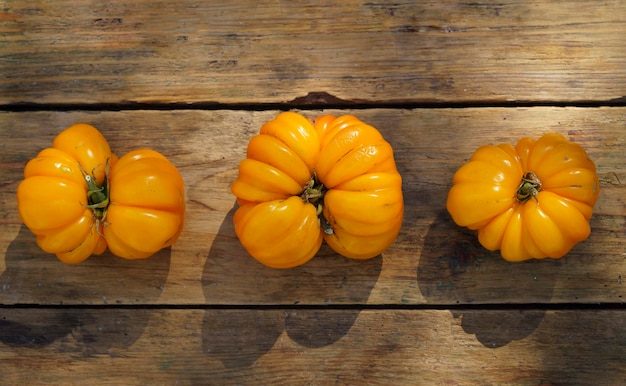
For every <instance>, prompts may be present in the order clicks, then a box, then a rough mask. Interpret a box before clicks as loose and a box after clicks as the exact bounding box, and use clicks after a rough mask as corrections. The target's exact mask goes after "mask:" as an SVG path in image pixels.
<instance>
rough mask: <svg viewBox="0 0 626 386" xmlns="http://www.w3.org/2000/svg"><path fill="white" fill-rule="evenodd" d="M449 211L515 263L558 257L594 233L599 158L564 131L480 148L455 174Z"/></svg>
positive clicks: (598, 191) (493, 248)
mask: <svg viewBox="0 0 626 386" xmlns="http://www.w3.org/2000/svg"><path fill="white" fill-rule="evenodd" d="M452 183H453V186H452V188H451V189H450V191H449V193H448V198H447V203H446V205H447V209H448V211H449V213H450V215H451V216H452V218H453V219H454V221H455V222H456V223H457V224H458V225H460V226H465V227H468V228H469V229H474V230H478V239H479V241H480V243H481V244H482V245H483V246H484V247H485V248H487V249H489V250H500V252H501V254H502V257H503V258H504V259H506V260H509V261H522V260H527V259H531V258H537V259H540V258H546V257H549V258H560V257H563V256H564V255H565V254H567V253H568V252H569V251H570V250H571V249H572V247H574V245H576V244H577V243H579V242H580V241H582V240H585V239H586V238H587V237H588V236H589V234H590V232H591V228H590V226H589V220H590V218H591V215H592V211H593V206H594V204H595V202H596V200H597V198H598V194H599V193H600V183H599V181H598V177H597V175H596V167H595V164H594V163H593V161H592V160H591V159H589V156H588V155H587V153H586V152H585V150H584V149H583V148H582V147H581V146H580V145H578V144H576V143H573V142H570V141H568V140H567V139H566V138H565V137H563V136H562V135H560V134H555V133H551V134H546V135H543V136H542V137H541V138H539V139H534V138H529V137H525V138H522V139H520V140H519V141H518V142H517V145H516V146H515V147H513V146H512V145H510V144H500V145H497V146H493V145H487V146H482V147H480V148H478V149H477V150H476V152H475V153H474V154H473V155H472V157H471V158H470V160H469V161H468V162H467V163H466V164H465V165H463V166H462V167H461V168H460V169H459V170H458V171H457V172H456V173H455V175H454V177H453V180H452Z"/></svg>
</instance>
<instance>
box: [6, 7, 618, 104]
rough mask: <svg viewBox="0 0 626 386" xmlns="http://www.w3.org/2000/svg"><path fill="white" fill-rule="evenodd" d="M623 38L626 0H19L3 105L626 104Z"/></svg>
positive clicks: (10, 15) (9, 18)
mask: <svg viewBox="0 0 626 386" xmlns="http://www.w3.org/2000/svg"><path fill="white" fill-rule="evenodd" d="M624 36H626V3H624V2H623V1H619V0H612V1H606V2H603V3H602V4H598V2H596V1H594V0H579V1H559V2H554V1H551V0H535V1H523V2H501V1H498V2H495V1H484V2H462V1H452V0H450V1H439V0H432V1H420V2H391V1H374V2H363V1H356V0H351V1H342V2H339V3H338V2H336V1H316V2H309V1H305V0H298V1H290V2H283V1H276V0H263V1H260V2H259V1H258V0H254V1H251V0H239V1H229V2H215V1H213V2H203V3H198V2H197V1H192V0H180V1H176V2H171V1H152V0H138V1H132V2H129V1H123V0H112V1H107V2H106V3H101V4H93V3H92V2H81V1H75V0H59V1H54V2H37V3H36V4H34V3H32V2H30V1H25V0H11V1H8V2H5V3H4V6H3V7H2V9H0V73H2V74H3V77H2V79H0V104H6V103H22V102H25V103H129V102H130V103H132V102H140V103H143V102H147V103H153V102H154V103H183V104H186V103H194V102H199V103H213V102H217V103H266V102H269V103H283V102H289V101H294V102H296V103H304V104H306V103H311V102H320V103H324V102H331V103H335V102H338V101H341V100H344V101H352V102H354V101H361V102H376V103H378V102H396V103H401V102H418V103H419V102H461V103H465V102H470V103H474V102H480V103H485V102H486V103H493V102H504V101H548V102H554V101H561V102H572V101H611V100H623V99H619V98H624V97H625V96H626V72H625V71H624V69H625V68H626V39H624V38H623V37H624ZM309 93H313V94H311V95H309ZM316 93H318V94H316ZM320 93H321V94H320ZM307 95H308V96H309V97H308V98H305V97H306V96H307Z"/></svg>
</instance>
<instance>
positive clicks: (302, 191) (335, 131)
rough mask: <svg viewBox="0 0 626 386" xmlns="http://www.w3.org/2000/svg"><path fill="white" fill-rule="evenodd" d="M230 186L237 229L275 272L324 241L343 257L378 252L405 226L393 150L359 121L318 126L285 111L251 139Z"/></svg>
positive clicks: (326, 120) (325, 120) (323, 120)
mask: <svg viewBox="0 0 626 386" xmlns="http://www.w3.org/2000/svg"><path fill="white" fill-rule="evenodd" d="M246 155H247V158H246V159H244V160H242V161H241V164H240V165H239V175H238V176H237V179H236V180H235V181H234V182H233V184H232V185H231V191H232V192H233V194H234V195H235V196H236V197H237V202H238V203H239V208H238V209H237V211H236V212H235V215H234V219H233V220H234V224H235V232H236V234H237V237H238V238H239V240H240V242H241V243H242V245H243V246H244V248H245V249H246V250H247V251H248V253H249V254H250V255H251V256H252V257H254V258H255V259H256V260H258V261H259V262H260V263H262V264H264V265H267V266H269V267H273V268H291V267H296V266H299V265H302V264H305V263H306V262H307V261H309V260H310V259H311V258H313V257H314V256H315V254H316V253H317V251H318V250H319V248H320V246H321V244H322V242H323V241H325V242H326V243H327V244H328V245H329V246H330V247H331V248H333V249H334V250H335V251H336V252H338V253H339V254H341V255H343V256H345V257H349V258H354V259H368V258H372V257H375V256H378V255H379V254H381V253H382V252H383V251H384V250H386V249H387V248H388V247H389V246H390V245H391V244H392V243H393V242H394V240H395V239H396V237H397V235H398V233H399V232H400V228H401V226H402V221H403V215H404V201H403V195H402V178H401V176H400V174H399V173H398V171H397V168H396V164H395V160H394V157H393V149H392V147H391V145H390V144H389V143H388V142H386V141H385V140H384V139H383V137H382V135H381V134H380V133H379V132H378V130H376V129H375V128H374V127H372V126H370V125H367V124H365V123H363V122H361V121H360V120H358V119H357V118H356V117H353V116H349V115H346V116H342V117H334V116H331V115H324V116H321V117H319V118H317V119H316V120H315V121H314V122H310V121H308V120H307V119H306V118H304V117H303V116H302V115H300V114H297V113H294V112H287V113H281V114H278V116H276V118H275V119H273V120H271V121H269V122H267V123H265V124H264V125H263V126H262V127H261V130H260V132H259V134H258V135H256V136H254V137H252V139H251V140H250V142H249V144H248V150H247V152H246Z"/></svg>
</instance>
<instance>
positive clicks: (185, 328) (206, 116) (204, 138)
mask: <svg viewBox="0 0 626 386" xmlns="http://www.w3.org/2000/svg"><path fill="white" fill-rule="evenodd" d="M1 4H2V6H1V7H0V74H1V78H0V109H1V111H0V257H2V259H0V272H1V274H0V304H1V306H0V361H1V362H2V370H1V371H0V384H7V385H8V384H11V385H15V384H28V385H33V384H72V383H81V384H116V385H117V384H124V385H131V384H142V385H160V384H162V385H174V384H176V385H201V384H216V385H217V384H219V385H222V384H285V385H300V384H315V385H326V384H380V385H389V384H424V385H430V384H446V385H450V384H463V385H465V384H524V385H538V384H559V385H560V384H564V385H565V384H567V385H570V384H595V385H599V384H612V385H617V384H620V383H622V381H624V379H626V307H624V304H623V302H624V297H625V296H626V283H623V281H626V263H625V259H626V248H625V247H624V245H625V241H626V234H625V228H626V225H625V224H626V206H625V198H626V2H624V1H620V0H609V1H602V2H599V1H595V0H581V1H551V0H537V1H521V2H520V1H516V2H509V1H504V2H503V1H497V2H496V1H484V2H459V1H439V0H437V1H434V0H433V1H423V2H406V3H405V2H391V1H389V2H388V1H376V2H363V1H352V0H349V1H333V2H330V1H300V0H297V1H280V0H268V1H264V0H262V1H258V0H255V1H224V2H212V1H207V2H202V1H191V0H179V1H174V2H170V1H159V0H158V1H148V0H136V1H122V0H107V1H77V0H57V1H54V2H43V1H28V0H5V1H3V2H2V3H1ZM281 110H297V111H301V112H302V113H303V114H304V115H306V116H308V117H311V118H313V117H315V116H317V115H319V114H321V113H334V114H344V113H350V114H354V115H356V116H358V117H359V118H361V119H362V120H364V121H366V122H368V123H370V124H372V125H374V126H376V127H378V128H379V130H380V131H381V132H382V133H383V135H384V136H385V137H386V138H387V139H388V141H389V142H390V143H391V144H392V145H393V146H394V149H395V152H396V159H397V164H398V168H399V170H400V173H401V174H402V176H403V179H404V185H403V189H404V194H405V200H406V211H405V222H404V225H403V228H402V231H401V233H400V235H399V237H398V239H397V241H396V242H395V243H394V244H393V245H392V247H391V248H389V250H387V251H386V252H385V253H384V254H383V255H382V256H380V257H377V258H374V259H372V260H368V261H352V260H348V259H345V258H342V257H339V256H337V255H335V254H334V253H332V252H331V251H330V250H329V249H328V248H325V247H323V248H322V250H321V251H320V253H319V256H317V257H316V258H315V259H313V260H312V261H311V262H310V263H308V264H306V265H304V266H302V267H299V268H295V269H290V270H273V269H270V268H266V267H264V266H261V265H260V264H258V263H256V261H254V260H253V259H252V258H250V257H249V256H248V255H247V254H246V253H245V251H244V250H243V248H242V247H241V246H240V244H239V242H238V240H237V239H236V237H235V235H234V231H233V226H232V216H233V207H234V204H235V199H234V197H233V196H232V195H231V193H230V190H229V186H230V184H231V182H232V181H233V180H234V178H235V176H236V173H237V164H238V162H239V161H240V160H241V159H242V158H243V157H244V155H245V146H246V144H247V141H248V139H249V138H250V137H251V136H252V135H253V134H254V133H256V132H257V131H258V129H259V128H260V126H261V124H262V123H263V122H265V121H267V120H269V119H271V118H273V116H275V115H276V114H277V113H278V112H279V111H281ZM76 122H87V123H90V124H92V125H94V126H96V127H98V128H99V129H100V130H101V131H102V132H103V134H104V135H105V136H106V137H107V139H108V140H109V142H110V143H111V146H112V148H113V150H114V151H115V152H116V153H118V154H123V153H125V152H127V151H129V150H130V149H132V148H136V147H139V146H146V147H151V148H154V149H156V150H158V151H160V152H162V153H163V154H165V155H166V156H167V157H169V158H170V160H171V161H172V162H173V163H174V164H175V165H176V166H177V167H178V168H179V170H180V171H181V173H182V175H183V178H184V179H185V182H186V194H187V219H186V224H185V229H184V232H183V233H182V235H181V237H180V239H179V241H178V242H177V243H176V244H175V245H174V246H173V247H172V248H171V249H167V250H164V251H162V252H160V253H158V254H157V255H155V256H154V257H152V258H150V259H148V260H143V261H125V260H122V259H119V258H116V257H114V256H112V255H110V254H109V253H105V254H104V255H102V256H97V257H92V258H90V259H89V260H87V261H86V262H84V263H83V264H80V265H77V266H68V265H64V264H62V263H60V262H59V261H58V260H57V259H56V258H55V257H54V256H52V255H47V254H45V253H43V252H41V251H40V250H39V249H38V247H37V246H36V244H35V239H34V236H33V235H32V234H31V233H30V231H29V230H28V229H27V228H26V227H25V226H23V225H22V224H21V222H20V219H19V216H18V213H17V208H16V189H17V185H18V183H19V182H20V180H21V178H22V172H23V168H24V165H25V163H26V162H27V161H28V160H29V159H30V158H32V157H34V156H35V155H36V154H37V152H38V151H39V150H41V149H42V148H44V147H48V146H49V145H50V144H51V141H52V138H53V137H54V136H55V135H56V134H57V133H58V132H59V131H61V130H62V129H63V128H65V127H67V126H69V125H70V124H72V123H76ZM548 131H556V132H559V133H562V134H564V135H565V136H567V137H568V138H569V139H571V140H573V141H576V142H578V143H580V144H581V145H582V146H584V147H585V148H586V149H587V151H588V153H589V154H590V156H591V157H592V159H593V160H594V161H595V162H596V164H597V167H598V173H599V177H600V180H601V185H602V191H601V195H600V198H599V200H598V202H597V204H596V206H595V212H594V215H593V218H592V220H591V226H592V234H591V237H590V238H589V239H588V240H586V241H585V242H583V243H581V244H579V245H577V246H576V247H575V248H574V249H573V250H572V251H571V253H569V254H568V255H567V256H566V257H564V258H562V259H560V260H549V261H529V262H524V263H519V264H510V263H507V262H505V261H503V260H502V259H501V258H500V257H499V255H498V254H497V253H489V252H487V251H485V250H484V249H482V248H481V247H480V246H479V245H478V243H477V241H476V237H475V235H474V234H472V233H471V232H469V231H466V230H463V229H460V228H459V227H457V226H456V225H455V224H454V223H453V222H452V221H451V220H450V218H449V216H448V214H447V212H446V210H445V197H446V193H447V190H448V189H449V187H450V184H451V177H452V174H453V173H454V171H455V170H456V169H457V168H458V167H459V166H460V165H461V164H462V163H464V162H465V161H466V160H467V159H468V157H469V155H470V154H471V153H472V152H473V151H474V150H475V148H476V147H478V146H479V145H481V144H485V143H498V142H511V143H514V142H515V141H516V140H517V138H519V137H521V136H527V135H531V136H538V135H540V134H542V133H545V132H548ZM45 204H46V203H43V202H42V205H45Z"/></svg>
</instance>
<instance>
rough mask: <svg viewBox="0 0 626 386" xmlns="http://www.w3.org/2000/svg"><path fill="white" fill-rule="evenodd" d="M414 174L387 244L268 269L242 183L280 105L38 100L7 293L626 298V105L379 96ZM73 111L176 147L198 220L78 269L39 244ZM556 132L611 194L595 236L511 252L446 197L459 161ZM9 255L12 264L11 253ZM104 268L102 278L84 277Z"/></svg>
mask: <svg viewBox="0 0 626 386" xmlns="http://www.w3.org/2000/svg"><path fill="white" fill-rule="evenodd" d="M322 113H334V114H338V113H352V114H356V115H358V116H359V117H360V118H361V119H363V120H364V121H366V122H368V123H371V124H373V125H375V126H377V127H378V128H379V130H381V132H382V133H383V135H384V136H385V137H386V138H387V139H388V140H389V141H390V143H391V144H392V145H393V146H394V149H395V157H396V159H397V164H398V168H399V171H400V173H401V174H402V175H403V178H404V180H403V183H404V185H403V190H404V194H405V202H406V209H405V221H404V224H403V229H402V231H401V233H400V235H399V237H398V239H397V241H396V242H395V244H394V245H392V247H391V248H389V250H388V251H387V252H385V253H384V255H383V256H382V257H378V258H374V259H372V260H369V261H352V260H349V259H345V258H342V257H340V256H337V255H336V254H334V253H332V252H331V251H330V250H329V249H327V248H324V249H323V250H322V252H321V253H320V256H318V257H317V258H315V259H314V260H312V261H311V262H309V263H308V264H306V265H304V266H302V267H300V268H296V269H292V270H286V271H285V270H275V269H270V268H266V267H264V266H261V265H260V264H258V263H257V262H256V261H255V260H253V259H252V258H250V257H249V256H248V255H247V254H246V253H245V251H244V250H243V248H242V247H241V246H240V244H239V242H238V240H237V239H236V237H235V234H234V231H233V227H232V214H233V207H234V204H235V198H234V196H233V195H232V194H231V193H230V189H229V187H230V184H231V183H232V181H233V180H234V178H235V177H236V174H237V165H238V163H239V161H240V160H241V159H242V158H243V157H244V155H245V147H246V144H247V141H248V139H249V138H250V137H251V136H252V135H254V134H255V133H256V132H258V129H259V128H260V126H261V125H262V123H263V122H265V121H267V120H269V119H271V118H272V117H273V116H274V115H275V114H277V111H263V112H249V111H225V110H219V111H122V112H65V113H58V112H29V113H4V114H2V115H0V117H2V119H1V120H0V122H1V123H0V136H1V137H0V143H2V145H1V146H2V147H3V148H2V151H1V152H0V161H1V162H0V168H1V169H0V175H1V176H2V184H1V185H0V204H1V206H0V208H1V209H0V219H2V223H1V225H0V226H1V227H2V232H0V253H3V254H4V257H5V258H4V259H2V260H1V263H4V267H0V268H2V269H3V273H2V274H1V275H0V288H1V289H2V290H1V291H0V303H3V304H60V303H62V304H230V305H233V304H240V305H259V304H319V305H324V304H398V305H401V304H424V303H427V304H484V303H496V304H513V303H578V302H584V303H588V302H592V303H605V302H610V303H614V302H619V303H621V302H623V301H624V298H625V297H626V285H624V284H622V278H626V265H625V264H624V261H625V259H626V250H625V249H624V243H625V241H626V234H625V218H626V204H625V199H626V157H625V154H626V135H625V134H626V120H625V117H626V108H616V107H615V108H594V109H591V108H549V107H537V108H521V109H510V108H490V109H485V108H479V109H418V110H397V109H368V110H335V111H332V110H326V111H305V112H303V114H305V115H307V116H309V117H314V116H317V115H320V114H322ZM73 122H89V123H91V124H93V125H95V126H96V127H98V128H100V129H101V130H102V132H103V133H104V135H105V136H106V137H107V138H108V140H109V142H110V144H111V146H112V148H113V150H114V151H115V152H117V153H119V154H124V153H126V152H127V151H129V150H131V149H133V148H136V147H141V146H148V147H152V148H154V149H156V150H158V151H161V152H162V153H163V154H165V155H166V156H168V157H169V158H170V160H171V161H172V162H173V163H174V164H175V165H176V166H177V167H178V168H179V169H180V171H181V174H182V176H183V178H184V180H185V182H186V194H187V204H188V205H187V216H186V223H185V231H184V232H183V234H182V235H181V238H180V239H179V241H178V242H177V243H176V244H175V245H174V246H173V247H172V248H171V249H168V250H165V251H162V252H161V253H159V254H158V255H157V256H154V257H152V258H151V259H149V260H146V261H131V262H128V261H124V260H121V259H118V258H115V257H113V256H112V255H110V254H105V255H103V256H100V257H92V258H90V259H89V260H88V261H87V262H85V263H84V264H81V265H79V266H76V267H68V266H66V265H63V264H61V263H60V262H58V261H57V260H56V258H55V257H54V256H51V255H46V254H44V253H43V252H41V251H39V250H38V247H37V246H36V245H35V242H34V237H33V236H32V235H31V234H30V232H29V231H28V229H27V228H25V227H24V226H23V225H21V224H20V221H19V217H18V214H17V208H16V200H15V192H16V189H17V185H18V183H19V181H20V180H21V178H22V171H23V167H24V164H25V163H26V161H27V160H28V159H30V158H32V157H34V156H35V155H36V154H37V152H38V151H39V150H40V149H42V148H44V147H47V146H50V143H51V141H52V138H53V137H54V136H55V135H56V134H57V133H58V132H59V131H60V130H62V129H63V128H64V127H66V126H68V125H70V124H71V123H73ZM547 131H556V132H560V133H562V134H564V135H566V136H567V137H568V138H570V139H571V140H573V141H576V142H578V143H580V144H581V145H582V146H584V147H585V148H586V149H587V151H588V153H589V155H590V157H591V158H592V159H593V160H595V162H596V164H597V169H598V173H599V176H600V180H601V186H602V190H601V194H600V198H599V200H598V202H597V204H596V207H595V213H594V216H593V218H592V221H591V225H592V229H593V230H592V234H591V236H590V238H589V239H588V240H586V241H585V242H583V243H581V244H579V245H578V246H576V247H575V248H574V249H573V250H572V252H571V253H570V254H569V255H568V256H567V257H565V258H563V259H561V260H556V261H530V262H525V263H521V264H509V263H506V262H504V261H503V260H502V259H501V258H500V257H499V255H498V253H488V252H487V251H485V250H484V249H482V248H481V247H480V246H479V245H478V243H477V241H476V237H475V235H474V234H473V233H472V232H469V231H465V230H463V229H461V228H459V227H457V226H456V225H455V224H454V223H453V222H452V221H451V220H450V218H449V216H448V214H447V212H446V209H445V198H446V194H447V190H448V189H449V187H450V184H451V179H452V174H453V173H454V171H455V170H456V169H457V168H458V167H460V165H462V164H463V163H464V162H465V161H466V160H467V158H468V157H469V156H470V155H471V153H472V152H473V151H474V150H475V149H476V148H477V147H478V146H480V145H481V144H484V143H490V142H491V143H495V142H498V143H499V142H513V143H514V142H515V141H516V140H517V139H518V138H519V137H521V136H525V135H531V136H538V135H541V134H542V133H545V132H547ZM1 263H0V264H1ZM85 278H89V280H85Z"/></svg>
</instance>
